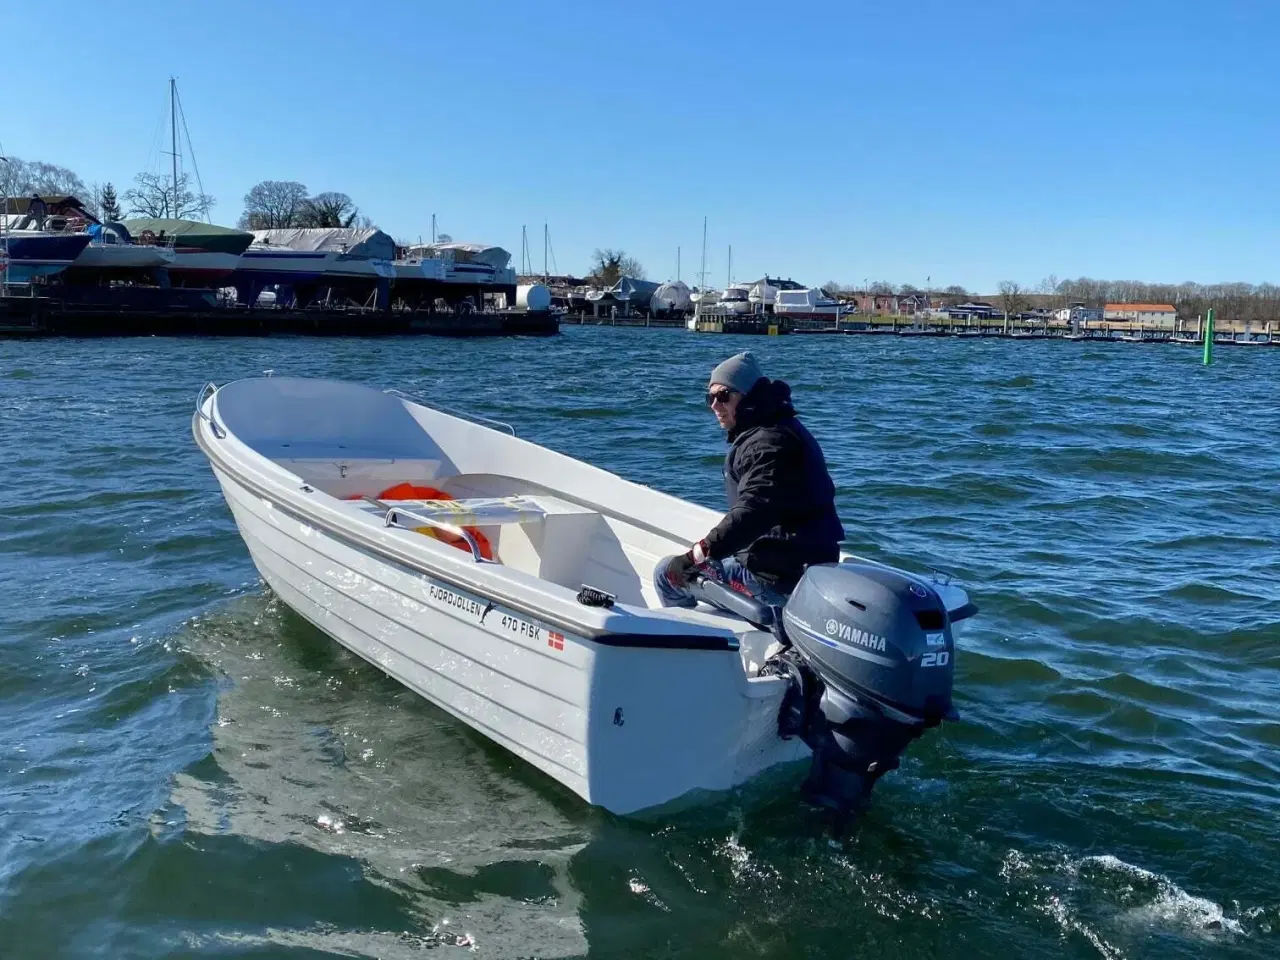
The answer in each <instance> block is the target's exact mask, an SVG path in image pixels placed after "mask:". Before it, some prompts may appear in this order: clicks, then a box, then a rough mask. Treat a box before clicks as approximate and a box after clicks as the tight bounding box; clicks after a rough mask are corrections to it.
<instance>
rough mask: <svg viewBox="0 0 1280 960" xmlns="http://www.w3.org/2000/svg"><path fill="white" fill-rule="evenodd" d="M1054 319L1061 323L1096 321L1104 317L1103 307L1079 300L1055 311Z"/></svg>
mask: <svg viewBox="0 0 1280 960" xmlns="http://www.w3.org/2000/svg"><path fill="white" fill-rule="evenodd" d="M1053 319H1055V320H1057V321H1059V322H1061V323H1086V322H1087V323H1094V322H1095V321H1098V320H1101V319H1102V308H1101V307H1089V306H1086V305H1085V304H1083V303H1078V302H1077V303H1073V304H1071V305H1070V306H1066V307H1061V308H1059V309H1057V310H1055V311H1053Z"/></svg>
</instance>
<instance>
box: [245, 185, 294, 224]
mask: <svg viewBox="0 0 1280 960" xmlns="http://www.w3.org/2000/svg"><path fill="white" fill-rule="evenodd" d="M306 202H307V188H306V186H305V185H304V184H301V183H298V181H296V180H263V181H262V182H261V183H256V184H254V185H253V187H251V188H250V190H249V192H248V193H246V194H245V195H244V213H242V214H240V219H239V221H238V222H237V226H239V227H240V229H241V230H274V229H278V228H280V227H296V226H298V222H297V221H298V216H299V213H300V212H301V211H302V208H303V205H304V204H305V203H306Z"/></svg>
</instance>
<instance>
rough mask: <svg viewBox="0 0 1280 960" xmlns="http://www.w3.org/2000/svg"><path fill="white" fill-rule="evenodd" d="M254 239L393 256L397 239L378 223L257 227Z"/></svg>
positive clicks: (383, 257)
mask: <svg viewBox="0 0 1280 960" xmlns="http://www.w3.org/2000/svg"><path fill="white" fill-rule="evenodd" d="M253 236H254V243H259V244H264V245H267V246H272V247H287V248H288V249H290V250H306V251H312V252H315V251H324V252H326V253H328V252H336V253H346V254H350V255H351V256H353V257H369V258H370V259H374V260H394V259H395V258H396V242H395V241H394V240H392V239H391V237H390V236H389V235H388V234H385V233H383V232H382V231H381V230H379V229H378V228H377V227H285V228H282V229H277V230H254V231H253Z"/></svg>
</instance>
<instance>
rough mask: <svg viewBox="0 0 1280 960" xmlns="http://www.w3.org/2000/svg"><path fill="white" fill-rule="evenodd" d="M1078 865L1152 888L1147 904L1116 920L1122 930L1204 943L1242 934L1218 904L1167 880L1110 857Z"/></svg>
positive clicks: (1087, 859)
mask: <svg viewBox="0 0 1280 960" xmlns="http://www.w3.org/2000/svg"><path fill="white" fill-rule="evenodd" d="M1080 864H1081V865H1086V864H1088V865H1094V866H1097V867H1100V868H1102V869H1103V870H1105V871H1110V872H1113V873H1115V874H1118V875H1120V876H1122V877H1126V878H1129V879H1132V880H1136V881H1139V882H1140V883H1142V884H1144V885H1149V886H1151V887H1154V889H1155V897H1154V899H1153V900H1152V901H1151V902H1150V903H1146V904H1142V905H1140V906H1136V907H1130V908H1129V909H1128V910H1125V911H1124V912H1123V913H1121V914H1119V915H1118V916H1117V918H1116V919H1117V921H1119V922H1120V923H1121V924H1122V925H1124V926H1126V927H1131V928H1142V929H1154V928H1158V929H1163V930H1167V931H1173V932H1177V933H1182V934H1184V935H1190V936H1194V937H1196V938H1197V939H1204V940H1213V939H1217V938H1218V937H1219V936H1220V935H1221V934H1223V933H1227V934H1231V935H1243V934H1244V933H1245V931H1244V928H1243V927H1241V926H1240V923H1239V921H1237V920H1232V919H1231V918H1229V917H1227V916H1226V915H1225V914H1224V913H1223V910H1222V907H1221V906H1220V905H1219V904H1217V903H1214V902H1213V901H1212V900H1209V899H1207V898H1205V897H1197V896H1195V895H1193V894H1190V893H1187V891H1185V890H1183V889H1182V888H1181V887H1179V886H1178V885H1177V884H1176V883H1174V882H1173V881H1172V880H1170V879H1169V878H1168V877H1165V876H1162V875H1160V874H1158V873H1153V872H1152V871H1150V870H1145V869H1143V868H1142V867H1139V866H1135V865H1134V864H1132V863H1126V862H1125V861H1123V860H1121V859H1120V858H1119V857H1115V856H1112V855H1111V854H1103V855H1101V856H1096V857H1085V858H1083V859H1082V860H1081V861H1080Z"/></svg>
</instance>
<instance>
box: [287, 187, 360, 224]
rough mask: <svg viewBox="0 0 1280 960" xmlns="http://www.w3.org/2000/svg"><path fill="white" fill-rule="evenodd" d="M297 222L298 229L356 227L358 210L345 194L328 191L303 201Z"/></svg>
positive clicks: (358, 218) (358, 216) (358, 217)
mask: <svg viewBox="0 0 1280 960" xmlns="http://www.w3.org/2000/svg"><path fill="white" fill-rule="evenodd" d="M297 221H298V222H297V224H296V225H297V226H299V227H352V226H357V225H360V224H358V221H360V208H359V207H357V206H356V205H355V201H353V200H352V199H351V198H350V197H349V196H347V195H346V194H345V193H338V192H336V191H333V190H329V191H326V192H325V193H318V194H316V195H315V196H314V197H310V198H308V199H307V200H305V201H303V203H302V206H301V208H300V209H299V211H298V215H297Z"/></svg>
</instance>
